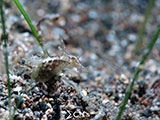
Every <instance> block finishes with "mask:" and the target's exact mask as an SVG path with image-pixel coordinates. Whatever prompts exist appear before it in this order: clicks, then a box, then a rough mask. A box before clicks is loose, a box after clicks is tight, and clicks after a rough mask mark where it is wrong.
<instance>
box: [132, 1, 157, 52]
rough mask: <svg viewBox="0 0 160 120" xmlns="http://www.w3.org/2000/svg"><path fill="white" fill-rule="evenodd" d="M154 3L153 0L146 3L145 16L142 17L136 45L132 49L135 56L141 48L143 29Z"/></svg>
mask: <svg viewBox="0 0 160 120" xmlns="http://www.w3.org/2000/svg"><path fill="white" fill-rule="evenodd" d="M154 3H155V0H150V2H149V3H148V6H147V8H146V11H145V15H144V21H143V23H142V25H141V29H140V31H139V32H138V39H137V41H136V44H135V49H134V53H135V54H137V53H138V52H139V49H140V47H141V46H142V43H143V36H144V33H145V29H146V24H147V21H148V19H149V16H150V14H151V11H152V8H153V6H154Z"/></svg>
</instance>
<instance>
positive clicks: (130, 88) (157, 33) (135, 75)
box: [116, 26, 160, 120]
mask: <svg viewBox="0 0 160 120" xmlns="http://www.w3.org/2000/svg"><path fill="white" fill-rule="evenodd" d="M159 34H160V26H158V29H157V31H156V33H155V34H154V36H153V38H152V40H151V41H150V43H149V44H148V46H147V48H146V49H145V50H144V54H143V56H142V59H141V61H140V63H139V66H138V67H137V69H136V72H135V73H134V75H133V79H132V82H131V84H130V86H129V89H128V91H127V92H126V94H125V97H124V100H123V102H122V105H121V107H120V110H119V113H118V115H117V117H116V120H120V119H121V116H122V113H123V111H124V109H125V106H126V104H127V101H128V99H129V96H130V94H131V91H132V89H133V86H134V83H135V81H136V80H137V77H138V75H139V73H140V72H141V70H142V69H141V68H142V67H141V66H143V64H144V62H145V61H146V58H147V56H148V55H149V53H150V52H151V50H152V48H153V46H154V44H155V42H156V40H157V39H158V36H159Z"/></svg>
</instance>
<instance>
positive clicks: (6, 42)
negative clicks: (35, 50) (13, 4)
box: [0, 0, 12, 118]
mask: <svg viewBox="0 0 160 120" xmlns="http://www.w3.org/2000/svg"><path fill="white" fill-rule="evenodd" d="M3 5H4V2H3V0H0V12H1V22H2V30H3V34H2V40H3V41H4V56H5V66H6V74H7V88H8V104H9V118H11V106H12V104H11V82H10V77H9V61H8V49H7V44H8V36H7V32H6V26H5V12H4V10H3Z"/></svg>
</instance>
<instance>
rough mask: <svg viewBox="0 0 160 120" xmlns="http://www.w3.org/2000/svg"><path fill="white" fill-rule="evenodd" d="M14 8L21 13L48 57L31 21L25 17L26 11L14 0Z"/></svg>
mask: <svg viewBox="0 0 160 120" xmlns="http://www.w3.org/2000/svg"><path fill="white" fill-rule="evenodd" d="M14 2H15V4H16V6H17V7H18V9H19V10H20V12H21V13H22V15H23V16H24V18H25V20H26V21H27V23H28V25H29V27H30V28H31V30H32V32H33V34H34V36H35V38H36V39H37V41H38V43H39V45H40V47H41V48H42V50H43V52H44V53H45V54H46V55H48V56H50V55H49V53H48V51H47V50H46V49H44V46H43V43H42V41H41V39H40V37H39V35H38V32H37V30H36V28H35V27H34V25H33V24H32V21H31V20H30V18H29V16H28V15H27V13H26V11H25V10H24V8H23V6H22V5H21V4H20V2H19V1H18V0H14Z"/></svg>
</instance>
